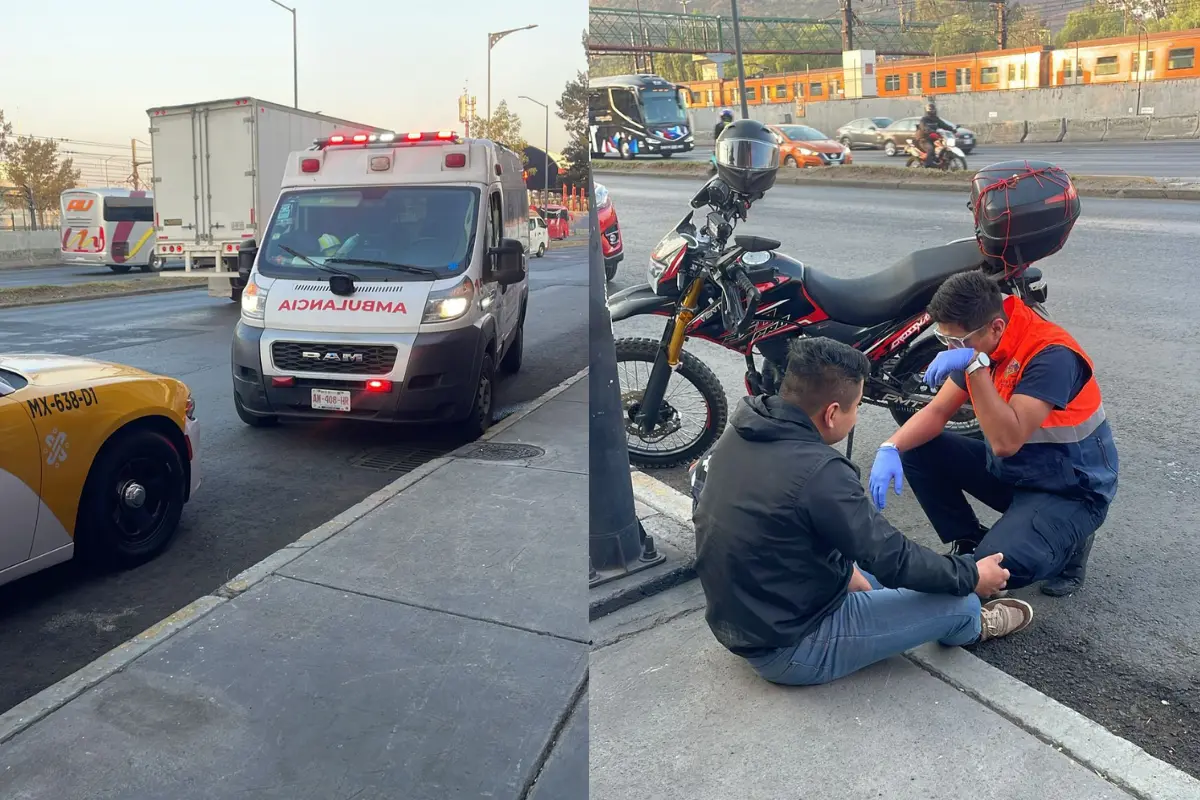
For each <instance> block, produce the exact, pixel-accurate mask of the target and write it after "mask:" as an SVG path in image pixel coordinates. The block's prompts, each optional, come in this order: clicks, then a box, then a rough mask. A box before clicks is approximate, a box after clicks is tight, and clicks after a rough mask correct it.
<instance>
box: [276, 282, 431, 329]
mask: <svg viewBox="0 0 1200 800" xmlns="http://www.w3.org/2000/svg"><path fill="white" fill-rule="evenodd" d="M432 286H433V283H432V282H430V281H406V282H388V283H382V282H381V283H368V282H366V281H356V282H355V291H354V294H352V295H349V296H340V295H336V294H334V293H333V291H332V290H331V289H330V288H329V281H325V280H315V281H314V280H311V279H310V280H303V281H298V280H289V279H286V278H276V279H274V280H273V281H271V284H270V287H269V288H268V289H267V302H266V309H265V311H264V318H263V322H264V323H265V324H266V326H267V327H268V328H275V329H278V330H288V331H322V332H342V333H416V332H417V331H418V330H419V328H420V326H421V318H422V317H423V316H424V313H425V301H426V300H427V299H428V298H429V292H430V289H431V288H432Z"/></svg>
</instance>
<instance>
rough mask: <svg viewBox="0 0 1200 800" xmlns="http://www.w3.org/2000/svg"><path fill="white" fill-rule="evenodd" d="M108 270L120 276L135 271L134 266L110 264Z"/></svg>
mask: <svg viewBox="0 0 1200 800" xmlns="http://www.w3.org/2000/svg"><path fill="white" fill-rule="evenodd" d="M108 268H109V269H111V270H112V271H113V272H115V273H117V274H118V275H124V274H125V273H126V272H129V270H131V269H133V264H109V265H108Z"/></svg>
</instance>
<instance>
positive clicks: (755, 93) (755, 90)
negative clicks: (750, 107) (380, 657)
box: [746, 86, 758, 100]
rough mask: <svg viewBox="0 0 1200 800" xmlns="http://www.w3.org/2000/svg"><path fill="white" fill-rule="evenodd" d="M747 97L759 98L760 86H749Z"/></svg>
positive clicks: (748, 98)
mask: <svg viewBox="0 0 1200 800" xmlns="http://www.w3.org/2000/svg"><path fill="white" fill-rule="evenodd" d="M746 99H747V100H757V99H758V87H756V86H747V87H746Z"/></svg>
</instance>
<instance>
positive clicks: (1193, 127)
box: [1146, 114, 1200, 142]
mask: <svg viewBox="0 0 1200 800" xmlns="http://www.w3.org/2000/svg"><path fill="white" fill-rule="evenodd" d="M1197 137H1200V114H1192V115H1191V116H1186V117H1151V118H1150V132H1149V133H1148V134H1146V139H1148V140H1149V141H1152V142H1156V141H1161V140H1163V139H1195V138H1197Z"/></svg>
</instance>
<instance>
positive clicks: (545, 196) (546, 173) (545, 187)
mask: <svg viewBox="0 0 1200 800" xmlns="http://www.w3.org/2000/svg"><path fill="white" fill-rule="evenodd" d="M518 97H520V98H521V99H522V100H528V101H529V102H531V103H536V104H537V105H539V106H541V107H542V108H543V109H545V111H546V149H545V150H543V151H542V153H543V154H544V155H545V156H546V160H545V163H543V164H542V205H543V206H545V205H548V204H549V203H550V106H548V105H546V104H545V103H539V102H538V101H537V100H534V99H533V98H532V97H528V96H526V95H523V94H522V95H518Z"/></svg>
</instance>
